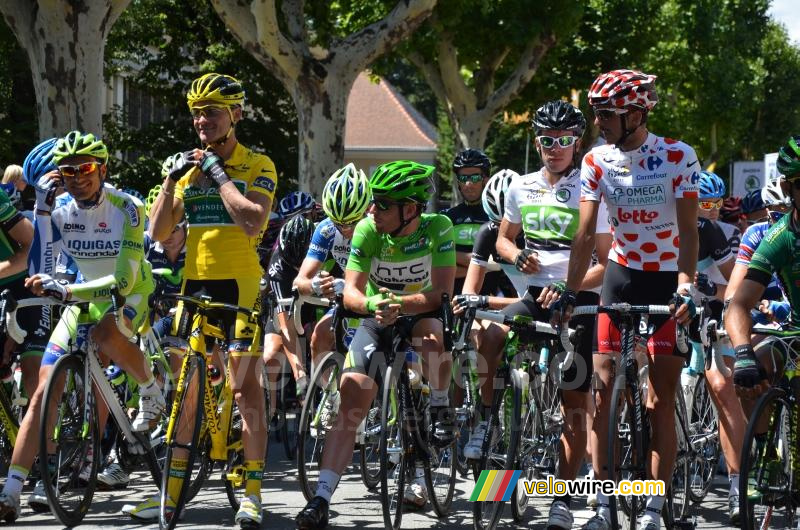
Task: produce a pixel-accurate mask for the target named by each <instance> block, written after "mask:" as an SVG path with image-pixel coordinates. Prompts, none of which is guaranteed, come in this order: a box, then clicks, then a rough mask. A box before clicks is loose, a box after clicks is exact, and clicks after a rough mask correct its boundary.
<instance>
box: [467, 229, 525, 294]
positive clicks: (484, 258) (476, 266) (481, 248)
mask: <svg viewBox="0 0 800 530" xmlns="http://www.w3.org/2000/svg"><path fill="white" fill-rule="evenodd" d="M495 230H497V228H494V229H493V228H492V225H491V223H484V224H483V225H482V226H481V228H480V230H478V234H477V235H476V236H475V243H474V245H473V247H472V258H471V260H470V264H469V268H468V269H467V277H466V279H465V280H464V286H463V287H462V288H461V293H462V294H479V293H480V292H481V289H482V288H483V281H484V279H485V278H486V272H487V268H486V266H487V263H488V261H489V259H490V258H491V257H492V254H493V253H494V251H495V248H494V247H495V246H496V244H497V237H496V235H495V234H496V232H495ZM515 301H516V299H511V298H503V297H500V296H489V299H488V302H489V307H490V308H491V309H502V308H504V307H506V306H507V305H510V304H512V303H514V302H515Z"/></svg>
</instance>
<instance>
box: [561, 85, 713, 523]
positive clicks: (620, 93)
mask: <svg viewBox="0 0 800 530" xmlns="http://www.w3.org/2000/svg"><path fill="white" fill-rule="evenodd" d="M655 79H656V78H655V76H652V75H647V74H644V73H641V72H637V71H633V70H614V71H612V72H608V73H605V74H601V75H600V76H599V77H598V78H597V79H596V80H595V81H594V83H593V84H592V87H591V89H590V90H589V104H590V105H591V106H592V108H593V111H594V115H595V124H596V125H597V127H599V129H600V132H601V134H602V135H603V137H604V138H605V141H606V144H605V145H601V146H598V147H595V148H594V149H592V151H590V152H589V153H588V154H587V155H586V156H585V157H584V159H583V165H582V167H581V190H580V193H581V203H580V210H579V212H580V219H579V224H578V229H577V231H576V234H575V238H574V241H573V243H572V249H571V253H570V259H569V268H568V275H567V290H566V291H564V293H563V294H562V295H561V298H560V300H559V303H558V308H559V309H560V311H558V312H557V313H561V314H560V318H558V315H555V316H556V320H557V321H558V320H560V321H561V322H562V323H563V324H566V320H567V319H568V318H569V315H570V308H571V307H573V306H575V305H576V302H575V300H576V293H575V291H576V290H577V289H578V288H579V286H580V285H581V283H582V282H583V278H584V277H585V276H586V270H587V269H588V267H589V263H590V259H591V254H592V250H593V249H594V246H595V245H594V242H595V235H594V234H595V228H594V227H595V224H596V219H597V217H598V215H597V212H598V209H599V204H600V201H601V200H603V201H605V202H606V204H607V205H608V210H609V214H610V217H611V223H612V225H613V227H614V230H613V234H612V235H613V241H612V245H611V252H610V254H609V259H608V265H607V268H606V273H605V275H604V277H603V287H602V290H601V294H600V299H601V302H602V303H603V304H613V303H617V302H627V303H631V304H667V303H669V301H670V300H673V299H674V298H675V294H674V293H676V291H677V293H679V295H678V296H679V298H680V304H679V307H678V308H677V311H676V312H675V318H671V317H667V316H651V317H650V319H649V322H650V324H651V325H653V326H654V329H655V331H654V333H653V335H652V336H651V338H650V339H649V340H648V343H647V350H648V361H649V364H650V368H649V371H648V374H649V381H648V405H647V407H648V409H649V411H650V424H651V426H652V430H653V434H652V437H651V447H650V449H651V450H652V455H651V457H650V462H649V465H648V466H647V468H648V478H652V479H654V480H663V481H664V482H665V483H667V484H668V483H669V481H670V478H671V477H672V472H673V468H674V464H675V457H676V448H677V434H676V429H675V393H676V389H677V386H678V382H679V378H680V372H681V369H682V368H683V364H684V358H683V356H682V354H681V353H680V350H678V348H677V347H676V328H675V326H676V322H679V323H682V324H683V323H686V322H688V321H689V319H690V318H691V317H692V316H693V313H694V302H693V300H692V298H691V296H692V295H694V292H695V288H694V285H693V284H692V282H693V281H694V273H695V268H696V265H697V255H698V245H697V181H698V179H699V176H698V175H699V171H700V167H699V162H698V160H697V155H696V154H695V152H694V149H692V148H691V147H690V146H688V145H686V144H685V143H683V142H680V141H678V140H672V139H669V138H662V137H659V136H656V135H654V134H652V133H650V132H648V130H647V126H646V124H647V118H648V115H649V112H650V111H651V110H652V108H653V107H654V106H655V104H656V101H657V96H656V91H655ZM596 328H597V347H596V349H595V351H596V355H594V359H593V364H594V371H595V375H594V379H595V398H596V399H595V402H596V404H597V407H596V410H595V417H594V418H595V419H594V421H593V423H592V433H591V444H592V451H591V452H592V461H593V462H592V463H593V466H594V473H595V477H596V478H600V479H605V478H607V467H608V466H607V462H606V461H605V455H607V454H608V453H607V451H608V427H609V415H610V407H611V404H610V400H611V393H612V390H613V380H614V374H615V368H614V367H615V366H616V365H618V359H619V353H620V351H621V344H620V332H619V330H618V329H617V328H616V326H615V325H614V323H613V322H612V321H611V319H610V318H609V317H608V316H607V315H598V317H597V324H596ZM615 359H617V360H616V361H615ZM597 502H598V508H597V514H596V515H595V516H594V517H592V518H591V519H589V521H587V523H586V524H585V525H584V528H586V529H590V530H605V529H607V528H609V527H610V522H609V521H610V514H611V512H610V509H609V505H608V497H607V496H605V495H604V494H602V493H600V494H598V496H597ZM663 504H664V496H660V495H651V496H648V497H647V499H646V502H645V514H644V516H643V517H642V520H641V522H640V524H641V528H643V529H644V530H658V528H660V524H661V523H660V520H661V516H660V513H661V508H662V506H663Z"/></svg>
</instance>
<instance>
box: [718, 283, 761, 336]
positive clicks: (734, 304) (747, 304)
mask: <svg viewBox="0 0 800 530" xmlns="http://www.w3.org/2000/svg"><path fill="white" fill-rule="evenodd" d="M764 289H765V285H764V284H762V283H761V282H760V281H756V280H753V279H745V280H744V281H743V282H742V284H741V285H740V286H739V287H738V289H736V293H735V294H734V295H733V300H731V303H730V305H729V306H728V310H727V312H726V313H725V330H726V331H727V332H728V337H729V338H730V339H731V345H732V346H733V347H734V348H735V347H737V346H741V345H743V344H750V329H751V327H752V325H753V321H752V319H751V317H750V310H751V309H752V308H754V307H755V306H756V305H758V302H759V301H760V300H761V295H762V294H764Z"/></svg>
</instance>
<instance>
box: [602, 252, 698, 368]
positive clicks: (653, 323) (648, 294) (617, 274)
mask: <svg viewBox="0 0 800 530" xmlns="http://www.w3.org/2000/svg"><path fill="white" fill-rule="evenodd" d="M677 287H678V273H677V272H676V271H640V270H636V269H630V268H628V267H623V266H622V265H620V264H618V263H615V262H613V261H609V262H608V266H607V268H606V274H605V277H604V278H603V290H602V292H601V293H600V300H601V301H602V303H603V304H605V305H607V304H614V303H617V302H627V303H629V304H632V305H653V304H655V305H667V304H669V302H670V300H671V299H672V297H673V295H674V294H675V290H676V288H677ZM648 322H649V327H650V328H651V329H652V330H653V331H652V333H649V335H650V338H649V339H648V340H647V351H648V353H649V354H650V355H677V356H680V357H684V358H685V357H686V355H687V354H684V353H681V351H680V350H678V348H677V346H676V341H675V319H673V318H672V317H671V316H669V315H652V316H650V317H649V319H648ZM596 340H597V342H596V343H595V346H596V348H595V351H597V352H598V353H616V352H619V351H621V346H620V332H619V329H617V326H616V325H615V324H614V322H613V321H612V319H611V317H610V316H609V315H607V314H600V315H597V339H596ZM691 351H692V349H691V348H689V352H691Z"/></svg>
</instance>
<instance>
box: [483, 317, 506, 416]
mask: <svg viewBox="0 0 800 530" xmlns="http://www.w3.org/2000/svg"><path fill="white" fill-rule="evenodd" d="M481 329H482V333H480V338H481V340H480V342H479V343H478V353H479V354H480V355H478V378H479V379H478V380H479V382H480V387H481V405H482V408H483V410H482V411H481V418H482V419H483V420H486V419H488V417H489V415H488V412H489V409H491V407H492V396H493V394H494V375H495V372H497V366H498V365H499V364H500V359H501V357H502V355H503V347H504V346H505V340H506V336H507V335H508V331H509V328H508V327H506V326H503V325H501V324H495V323H493V322H492V323H488V324H487V325H485V326H484V323H481Z"/></svg>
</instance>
